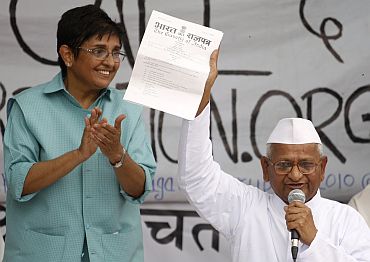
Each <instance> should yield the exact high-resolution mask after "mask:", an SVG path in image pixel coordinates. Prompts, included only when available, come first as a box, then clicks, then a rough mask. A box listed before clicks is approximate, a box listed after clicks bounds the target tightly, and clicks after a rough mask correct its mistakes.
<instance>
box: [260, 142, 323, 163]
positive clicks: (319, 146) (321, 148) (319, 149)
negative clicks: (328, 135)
mask: <svg viewBox="0 0 370 262" xmlns="http://www.w3.org/2000/svg"><path fill="white" fill-rule="evenodd" d="M271 145H272V144H266V157H267V158H268V159H270V160H271V159H272V156H271ZM315 145H317V150H318V151H319V155H320V157H322V156H323V155H324V149H323V146H322V144H315Z"/></svg>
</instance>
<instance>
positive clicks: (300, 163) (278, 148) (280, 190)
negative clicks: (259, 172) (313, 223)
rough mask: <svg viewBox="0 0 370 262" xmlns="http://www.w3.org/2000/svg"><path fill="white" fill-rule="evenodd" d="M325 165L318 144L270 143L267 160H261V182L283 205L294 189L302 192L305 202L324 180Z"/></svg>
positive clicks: (265, 158) (263, 158)
mask: <svg viewBox="0 0 370 262" xmlns="http://www.w3.org/2000/svg"><path fill="white" fill-rule="evenodd" d="M326 163H327V157H326V156H323V157H320V152H319V149H318V146H317V144H301V145H288V144H271V154H270V159H268V158H267V157H262V158H261V165H262V169H263V179H264V180H265V181H266V182H268V181H269V182H270V184H271V187H272V189H273V190H274V192H275V194H276V195H278V196H279V197H280V198H281V199H282V200H283V201H284V202H285V203H288V195H289V192H290V191H292V190H293V189H300V190H302V191H303V192H304V193H305V195H306V201H309V200H310V199H311V198H313V197H314V196H315V194H316V192H317V190H318V188H319V187H320V184H321V182H322V181H323V179H324V177H325V167H326ZM289 170H290V171H289Z"/></svg>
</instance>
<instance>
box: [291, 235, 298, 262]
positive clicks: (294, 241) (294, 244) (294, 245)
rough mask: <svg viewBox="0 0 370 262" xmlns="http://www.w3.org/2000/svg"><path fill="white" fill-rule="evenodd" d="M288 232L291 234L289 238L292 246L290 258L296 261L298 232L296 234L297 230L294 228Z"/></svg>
mask: <svg viewBox="0 0 370 262" xmlns="http://www.w3.org/2000/svg"><path fill="white" fill-rule="evenodd" d="M290 234H291V240H292V248H291V251H292V258H293V261H296V259H297V255H298V240H299V234H298V232H297V230H295V229H292V230H291V231H290Z"/></svg>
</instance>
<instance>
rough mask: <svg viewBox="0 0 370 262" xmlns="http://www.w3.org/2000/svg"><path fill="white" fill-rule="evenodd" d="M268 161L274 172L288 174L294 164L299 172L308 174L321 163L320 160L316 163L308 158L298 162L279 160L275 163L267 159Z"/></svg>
mask: <svg viewBox="0 0 370 262" xmlns="http://www.w3.org/2000/svg"><path fill="white" fill-rule="evenodd" d="M268 161H269V162H270V163H271V164H272V165H273V166H274V169H275V173H276V174H277V175H287V174H289V173H290V172H291V171H292V169H293V166H295V165H296V166H297V167H298V170H299V172H301V174H303V175H309V174H312V173H313V172H315V170H316V167H317V166H318V165H320V163H321V160H320V161H319V162H318V163H315V162H314V161H309V160H301V161H299V162H298V163H293V162H292V161H289V160H280V161H277V162H275V163H273V162H272V161H271V160H270V159H268Z"/></svg>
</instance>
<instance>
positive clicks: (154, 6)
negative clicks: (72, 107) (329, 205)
mask: <svg viewBox="0 0 370 262" xmlns="http://www.w3.org/2000/svg"><path fill="white" fill-rule="evenodd" d="M88 3H95V4H96V5H100V6H101V7H102V8H103V9H104V10H106V11H107V13H108V14H109V15H110V16H111V17H112V18H113V19H115V21H117V23H119V24H120V26H121V27H122V28H123V29H124V30H125V32H126V39H125V41H124V51H125V52H126V54H127V59H126V60H125V61H124V62H123V63H122V65H121V68H120V71H119V72H118V73H117V75H116V78H115V79H114V81H113V82H112V86H114V87H116V88H118V89H124V88H125V87H127V83H128V81H129V79H130V74H131V71H132V68H133V64H134V61H135V56H136V52H137V50H138V47H139V43H140V40H141V38H142V36H143V34H144V30H145V25H146V23H147V21H148V19H149V16H150V14H151V11H152V10H158V11H160V12H163V13H166V14H168V15H171V16H175V17H179V18H181V19H185V20H188V21H191V22H195V23H198V24H203V25H206V26H210V27H213V28H215V29H218V30H221V31H223V32H224V38H223V41H222V44H221V51H220V56H219V62H218V67H219V77H218V79H217V81H216V84H215V87H214V89H213V90H214V91H213V96H212V120H211V121H212V127H211V133H212V140H213V142H214V143H213V144H214V156H215V159H216V160H217V161H218V162H220V164H221V166H222V168H223V169H224V170H225V171H226V172H228V173H230V174H232V175H234V176H235V177H237V178H238V179H239V180H241V181H242V182H244V183H246V184H252V185H255V186H257V187H259V188H260V189H262V190H265V191H268V190H270V186H269V184H266V183H264V182H263V180H262V175H261V168H260V164H259V158H260V156H261V155H263V154H264V153H265V141H266V140H267V137H268V135H269V133H270V132H271V130H272V128H273V126H274V125H275V124H276V123H277V121H278V120H279V119H280V118H282V117H304V118H308V119H311V120H312V121H313V123H314V124H315V126H316V128H317V130H318V132H319V134H320V136H321V138H322V141H323V144H324V151H325V153H326V154H327V155H328V158H329V162H328V166H327V173H326V177H325V180H324V181H323V183H322V186H321V188H320V189H321V193H322V195H323V196H325V197H329V198H331V199H335V200H339V201H343V202H346V201H348V200H349V198H350V197H351V196H352V195H353V194H355V193H357V192H358V191H360V190H361V189H362V188H364V187H365V186H366V185H367V184H369V183H370V167H369V155H370V146H369V143H370V103H369V101H370V72H369V70H370V16H369V13H370V1H368V0H356V1H352V0H311V1H306V0H281V1H276V0H229V1H221V0H213V1H209V0H188V1H180V0H171V1H170V0H151V1H144V0H137V1H134V0H130V1H122V0H116V1H112V0H111V1H103V0H95V1H82V0H81V1H76V0H73V1H72V0H64V1H46V0H32V1H17V0H10V1H1V2H0V89H1V102H0V110H1V111H0V128H1V133H2V134H3V133H4V127H5V125H6V102H7V101H8V99H9V98H10V97H12V96H13V95H14V94H16V93H18V92H20V91H22V90H23V89H25V88H29V87H31V86H33V85H36V84H39V83H41V82H45V81H48V80H50V79H51V78H52V77H53V76H54V75H55V74H56V73H57V72H58V71H59V67H58V66H57V63H56V61H57V53H56V28H57V22H58V20H59V18H60V15H61V14H62V13H63V12H65V11H66V10H68V9H70V8H72V7H75V6H78V5H84V4H88ZM144 116H145V118H146V121H147V125H148V132H149V135H150V136H151V141H152V146H153V150H154V154H155V157H156V160H157V163H158V172H157V174H156V176H155V179H154V181H153V186H154V191H153V192H152V193H151V194H150V195H149V197H148V198H147V201H146V204H145V205H144V206H143V209H142V214H143V216H142V217H143V230H144V238H145V246H146V257H147V261H169V260H170V258H178V255H179V254H180V255H182V258H181V259H183V260H184V261H188V260H191V261H193V260H194V261H198V260H199V261H200V260H203V259H201V258H202V257H204V256H207V257H212V259H213V260H214V261H225V258H226V257H227V256H228V254H227V247H226V246H224V245H225V243H226V241H224V239H222V236H218V234H217V232H215V231H214V230H212V228H210V227H209V225H208V226H207V223H206V222H205V221H203V220H201V219H200V218H199V217H197V216H196V215H195V213H194V211H193V209H192V208H191V207H190V206H188V205H187V203H186V199H185V197H184V195H183V193H182V192H180V191H179V189H178V186H177V176H176V170H177V144H178V139H179V129H180V126H181V121H182V120H181V119H179V118H177V117H174V116H171V115H168V114H163V113H161V112H158V111H155V110H151V109H145V111H144ZM1 139H2V136H1ZM1 142H2V141H1ZM1 156H2V151H1V155H0V157H1ZM2 164H3V163H2V162H1V167H0V168H1V170H0V171H1V172H2V173H3V165H2ZM0 182H1V185H2V186H1V189H2V190H1V192H0V197H1V201H2V202H4V201H5V191H6V188H5V186H4V181H3V180H2V179H1V180H0ZM4 210H5V208H4V207H3V208H2V210H1V214H0V219H1V221H0V223H1V224H0V225H1V226H4V225H5V213H4V212H5V211H4ZM156 210H157V211H156ZM163 210H164V211H163ZM187 210H188V211H187ZM158 221H162V222H165V223H162V224H161V223H158ZM167 221H168V222H167ZM181 221H182V223H180V222H181ZM166 223H167V224H166ZM179 223H180V224H181V225H182V226H179ZM2 229H3V234H5V227H2ZM171 232H172V233H171ZM179 236H181V239H182V240H179V239H180V238H179ZM197 236H199V237H200V238H199V239H200V240H199V241H198V242H197V240H196V239H197ZM182 237H184V238H182ZM217 239H218V240H219V242H218V240H217ZM217 243H218V244H219V245H218V244H217ZM201 246H203V249H202V248H201ZM217 246H218V248H216V247H217ZM164 257H165V259H164ZM167 258H168V259H167Z"/></svg>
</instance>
